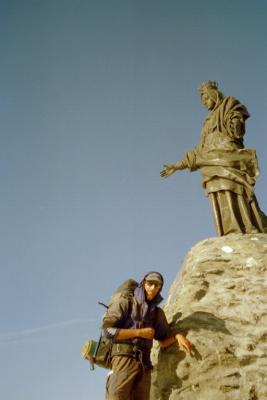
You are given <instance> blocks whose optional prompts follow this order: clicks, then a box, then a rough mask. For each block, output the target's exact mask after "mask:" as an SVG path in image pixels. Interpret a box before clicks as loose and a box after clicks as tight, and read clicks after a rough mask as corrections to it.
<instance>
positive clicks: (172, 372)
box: [151, 234, 267, 400]
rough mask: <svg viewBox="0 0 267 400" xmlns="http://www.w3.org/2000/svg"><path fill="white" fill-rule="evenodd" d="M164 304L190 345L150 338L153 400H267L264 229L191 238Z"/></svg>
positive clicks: (266, 245) (266, 240)
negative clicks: (187, 347) (190, 347)
mask: <svg viewBox="0 0 267 400" xmlns="http://www.w3.org/2000/svg"><path fill="white" fill-rule="evenodd" d="M164 310H165V312H166V315H167V318H168V320H169V322H170V323H171V326H172V327H173V329H174V330H175V329H176V328H177V329H178V330H180V331H181V332H182V333H184V334H186V335H187V337H188V339H190V340H191V341H192V343H193V345H194V348H193V351H192V354H191V355H189V354H187V353H185V352H184V351H182V350H180V349H179V348H178V347H177V345H176V344H174V345H172V346H170V347H169V348H167V349H159V347H158V345H157V344H156V343H155V346H154V348H153V351H152V362H153V364H154V371H153V375H152V391H151V400H194V399H197V400H267V235H266V234H249V235H242V234H231V235H227V236H222V237H219V238H209V239H206V240H203V241H201V242H199V243H198V244H196V245H195V246H194V247H193V248H192V249H191V250H190V251H189V253H188V255H187V257H186V259H185V261H184V263H183V265H182V268H181V270H180V272H179V273H178V276H177V278H176V280H175V281H174V282H173V284H172V286H171V289H170V292H169V296H168V299H167V302H166V304H165V306H164Z"/></svg>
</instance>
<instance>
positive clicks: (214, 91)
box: [198, 81, 224, 110]
mask: <svg viewBox="0 0 267 400" xmlns="http://www.w3.org/2000/svg"><path fill="white" fill-rule="evenodd" d="M198 89H199V91H200V96H201V101H202V103H203V104H204V106H205V107H207V108H208V109H209V110H213V109H214V108H215V107H216V106H217V105H218V104H219V103H220V102H221V100H222V99H223V97H224V96H223V94H222V93H221V92H220V91H219V90H218V84H217V82H215V81H205V82H202V83H201V85H200V86H199V88H198Z"/></svg>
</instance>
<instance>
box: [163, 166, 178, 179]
mask: <svg viewBox="0 0 267 400" xmlns="http://www.w3.org/2000/svg"><path fill="white" fill-rule="evenodd" d="M175 171H176V168H175V164H170V165H163V169H162V170H161V171H160V176H161V177H162V178H167V177H168V176H170V175H172V174H173V173H174V172H175Z"/></svg>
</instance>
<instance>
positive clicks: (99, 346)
mask: <svg viewBox="0 0 267 400" xmlns="http://www.w3.org/2000/svg"><path fill="white" fill-rule="evenodd" d="M137 286H138V283H137V282H136V281H135V280H134V279H127V280H126V281H125V282H123V283H122V284H121V285H120V286H119V287H118V288H117V289H116V290H115V292H114V293H113V294H112V296H111V297H110V299H109V303H108V305H105V304H104V303H99V304H101V305H103V306H104V307H106V308H107V309H108V308H109V307H110V306H111V305H112V304H114V303H117V302H119V301H120V298H121V297H124V298H128V299H129V301H130V300H131V299H132V298H133V294H134V290H135V288H136V287H137ZM111 351H112V340H110V339H107V338H105V336H103V334H102V329H101V335H100V338H99V340H98V342H97V341H95V340H87V341H86V342H85V343H84V345H83V347H82V358H83V359H84V360H88V361H90V367H91V370H93V369H94V365H97V366H99V367H102V368H108V369H109V368H111Z"/></svg>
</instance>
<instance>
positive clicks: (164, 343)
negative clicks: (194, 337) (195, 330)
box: [159, 333, 192, 353]
mask: <svg viewBox="0 0 267 400" xmlns="http://www.w3.org/2000/svg"><path fill="white" fill-rule="evenodd" d="M173 343H178V345H179V347H180V348H183V349H184V350H186V351H188V352H189V353H190V352H191V350H192V343H191V342H190V340H188V339H186V337H185V336H183V335H181V334H180V333H177V334H176V335H175V336H171V337H168V338H166V339H163V340H159V345H160V347H162V348H164V347H169V346H171V345H172V344H173Z"/></svg>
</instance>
